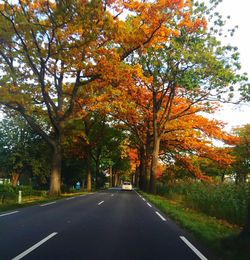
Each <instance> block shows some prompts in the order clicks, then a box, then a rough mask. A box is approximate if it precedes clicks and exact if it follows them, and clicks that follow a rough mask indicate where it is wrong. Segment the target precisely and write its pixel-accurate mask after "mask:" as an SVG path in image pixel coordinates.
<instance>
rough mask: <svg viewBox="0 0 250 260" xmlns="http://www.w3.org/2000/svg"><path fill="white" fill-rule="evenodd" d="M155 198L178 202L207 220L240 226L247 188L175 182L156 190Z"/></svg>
mask: <svg viewBox="0 0 250 260" xmlns="http://www.w3.org/2000/svg"><path fill="white" fill-rule="evenodd" d="M157 191H158V192H157V193H158V194H160V195H163V196H166V197H168V198H174V199H177V198H178V199H179V200H181V201H182V203H183V205H185V206H186V207H188V208H192V209H194V210H197V211H199V212H202V213H204V214H207V215H209V216H213V217H216V218H218V219H224V220H226V221H228V222H230V223H232V224H237V225H240V226H243V225H244V223H245V221H246V216H247V203H248V201H249V200H250V185H249V184H242V185H235V184H207V183H202V182H185V181H182V182H179V183H176V184H174V185H172V186H162V185H160V186H158V190H157Z"/></svg>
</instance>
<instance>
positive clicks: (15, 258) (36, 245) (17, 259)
mask: <svg viewBox="0 0 250 260" xmlns="http://www.w3.org/2000/svg"><path fill="white" fill-rule="evenodd" d="M55 235H57V232H54V233H51V234H50V235H48V236H47V237H45V238H44V239H42V240H41V241H39V242H38V243H36V244H35V245H33V246H32V247H30V248H28V249H27V250H25V251H24V252H22V253H21V254H19V255H18V256H16V257H14V258H12V260H19V259H22V258H23V257H24V256H26V255H27V254H29V253H30V252H32V251H33V250H35V249H36V248H38V247H39V246H40V245H42V244H43V243H45V242H46V241H47V240H49V239H50V238H52V237H53V236H55Z"/></svg>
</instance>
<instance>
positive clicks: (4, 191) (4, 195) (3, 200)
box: [0, 184, 47, 204]
mask: <svg viewBox="0 0 250 260" xmlns="http://www.w3.org/2000/svg"><path fill="white" fill-rule="evenodd" d="M19 191H22V197H23V198H26V197H31V196H41V197H44V196H46V194H47V192H46V191H40V190H33V189H32V187H31V186H23V185H20V186H18V187H16V188H14V187H12V186H11V185H6V184H4V185H2V184H1V185H0V204H15V203H17V202H18V192H19Z"/></svg>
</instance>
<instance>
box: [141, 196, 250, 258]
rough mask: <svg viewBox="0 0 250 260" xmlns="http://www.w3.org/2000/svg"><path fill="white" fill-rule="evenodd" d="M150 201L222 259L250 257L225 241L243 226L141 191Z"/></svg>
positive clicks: (235, 235)
mask: <svg viewBox="0 0 250 260" xmlns="http://www.w3.org/2000/svg"><path fill="white" fill-rule="evenodd" d="M139 192H140V193H141V194H142V195H143V196H144V197H145V198H146V199H147V200H148V201H150V202H151V203H152V204H154V205H155V206H156V207H158V208H159V209H160V210H161V211H162V212H163V213H165V214H166V215H167V216H169V217H170V218H171V219H173V220H174V221H175V222H177V223H178V224H179V225H180V226H182V227H183V228H185V229H186V230H187V231H189V232H191V233H193V234H194V236H195V237H196V238H197V239H198V240H199V241H201V242H202V243H203V244H204V245H205V246H207V247H208V248H210V250H211V251H213V252H214V254H215V255H217V256H218V257H219V258H220V259H240V260H241V259H242V260H243V259H250V255H249V252H247V251H244V250H241V248H239V247H237V246H232V247H228V246H227V247H226V246H225V245H224V241H225V240H227V239H228V238H229V239H230V238H234V237H237V235H238V234H239V233H240V231H241V228H240V227H239V226H236V225H232V224H229V223H227V222H226V221H222V220H218V219H216V218H214V217H210V216H207V215H205V214H201V213H199V212H196V211H194V210H191V209H189V208H184V207H183V205H181V204H180V203H179V202H177V201H173V200H169V199H167V198H165V197H161V196H158V195H152V194H148V193H144V192H142V191H139Z"/></svg>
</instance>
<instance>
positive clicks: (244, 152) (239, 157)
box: [233, 124, 250, 183]
mask: <svg viewBox="0 0 250 260" xmlns="http://www.w3.org/2000/svg"><path fill="white" fill-rule="evenodd" d="M234 133H235V134H236V135H237V136H239V138H240V142H239V143H238V144H237V145H236V146H235V147H234V149H233V155H235V156H236V161H235V163H234V164H233V169H234V171H235V172H236V182H237V183H240V182H246V181H247V177H248V175H249V174H250V125H249V124H247V125H245V126H242V127H239V128H236V129H234Z"/></svg>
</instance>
